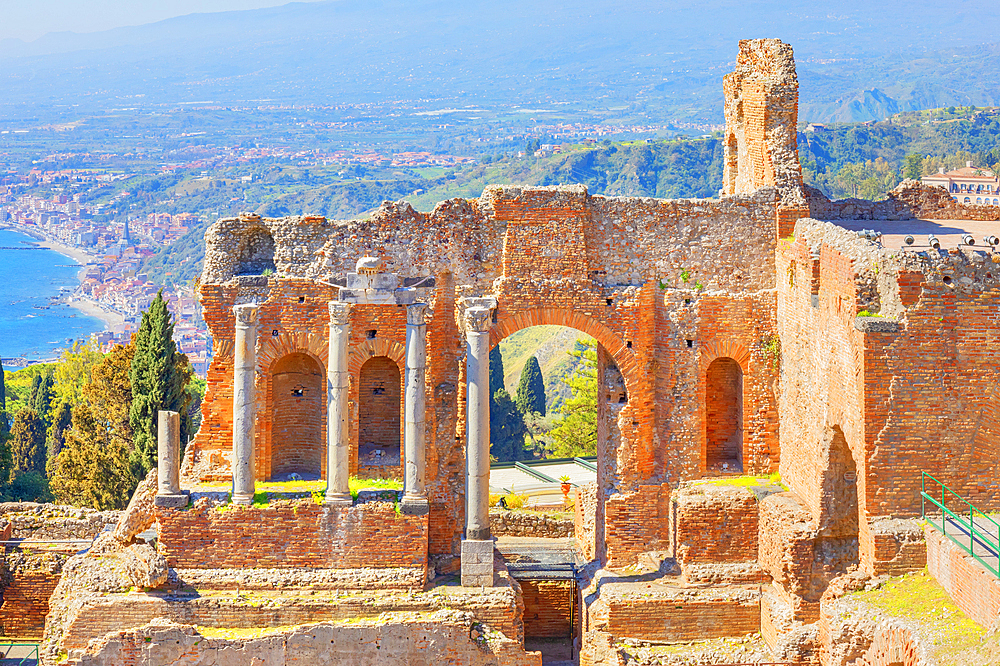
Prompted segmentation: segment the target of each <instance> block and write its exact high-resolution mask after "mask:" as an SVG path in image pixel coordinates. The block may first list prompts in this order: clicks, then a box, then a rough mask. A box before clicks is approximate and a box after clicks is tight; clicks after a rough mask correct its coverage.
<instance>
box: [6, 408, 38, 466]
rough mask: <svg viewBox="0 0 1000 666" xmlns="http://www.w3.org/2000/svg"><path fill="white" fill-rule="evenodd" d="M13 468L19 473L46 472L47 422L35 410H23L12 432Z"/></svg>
mask: <svg viewBox="0 0 1000 666" xmlns="http://www.w3.org/2000/svg"><path fill="white" fill-rule="evenodd" d="M10 452H11V460H12V468H13V471H14V472H15V473H17V472H31V471H35V472H44V471H45V422H44V421H42V419H41V417H40V416H39V415H38V412H36V411H35V410H33V409H22V410H21V411H19V412H18V413H17V415H16V416H15V417H14V425H13V427H12V428H11V430H10Z"/></svg>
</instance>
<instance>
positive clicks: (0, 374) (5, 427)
mask: <svg viewBox="0 0 1000 666" xmlns="http://www.w3.org/2000/svg"><path fill="white" fill-rule="evenodd" d="M9 431H10V423H9V422H8V421H7V384H6V379H5V378H4V370H3V361H2V360H0V438H3V436H4V435H6V434H7V433H8V432H9Z"/></svg>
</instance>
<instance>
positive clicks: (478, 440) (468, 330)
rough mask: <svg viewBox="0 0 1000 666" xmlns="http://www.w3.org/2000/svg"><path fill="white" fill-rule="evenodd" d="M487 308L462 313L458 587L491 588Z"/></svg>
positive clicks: (488, 311) (488, 319)
mask: <svg viewBox="0 0 1000 666" xmlns="http://www.w3.org/2000/svg"><path fill="white" fill-rule="evenodd" d="M491 323H492V322H491V321H490V310H489V309H488V308H482V307H474V308H469V309H468V310H466V311H465V339H466V358H465V378H466V391H465V431H466V447H465V539H464V540H463V541H462V585H468V586H477V587H478V586H486V587H493V539H492V537H491V536H490V509H489V492H490V325H491Z"/></svg>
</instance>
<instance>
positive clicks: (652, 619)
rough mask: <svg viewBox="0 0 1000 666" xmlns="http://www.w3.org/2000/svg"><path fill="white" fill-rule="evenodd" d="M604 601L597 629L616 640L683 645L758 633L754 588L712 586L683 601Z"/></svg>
mask: <svg viewBox="0 0 1000 666" xmlns="http://www.w3.org/2000/svg"><path fill="white" fill-rule="evenodd" d="M655 594H656V593H652V594H651V595H650V598H642V597H637V598H628V597H624V596H622V597H619V596H613V597H612V598H609V599H607V600H606V602H605V603H606V605H607V609H606V612H607V623H606V624H605V625H603V626H601V627H600V628H601V630H603V631H607V632H608V633H610V634H612V635H614V636H616V637H618V638H636V639H640V640H648V641H654V642H655V641H663V642H671V643H673V642H684V641H696V640H703V639H707V638H716V637H719V636H744V635H746V634H752V633H756V632H758V631H760V594H759V592H758V591H757V590H756V589H752V590H748V589H744V588H727V587H714V588H711V589H710V591H708V592H705V593H699V592H694V591H690V593H689V594H687V595H685V596H684V598H666V599H657V598H655Z"/></svg>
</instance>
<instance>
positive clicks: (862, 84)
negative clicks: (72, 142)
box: [0, 0, 1000, 122]
mask: <svg viewBox="0 0 1000 666" xmlns="http://www.w3.org/2000/svg"><path fill="white" fill-rule="evenodd" d="M998 29H1000V15H998V14H997V13H996V12H992V11H989V10H988V9H986V8H984V6H983V5H982V4H981V3H973V2H971V1H970V0H955V1H954V2H951V3H948V5H947V6H942V5H940V4H938V3H912V2H902V1H900V0H888V1H887V2H883V3H870V2H861V1H860V0H847V1H846V2H838V3H836V4H831V3H824V4H822V5H821V4H820V3H816V2H806V1H804V0H764V1H760V2H739V1H736V0H706V1H705V2H702V3H685V4H681V3H676V2H662V1H655V0H633V1H632V2H629V3H617V2H610V1H608V0H572V1H570V0H549V1H547V2H537V1H532V0H508V1H506V2H499V1H496V0H466V1H465V2H462V3H456V2H447V1H445V0H408V1H403V0H326V1H324V2H314V3H291V4H287V5H283V6H280V7H274V8H268V9H256V10H247V11H236V12H221V13H211V14H191V15H188V16H182V17H178V18H173V19H168V20H165V21H160V22H157V23H151V24H148V25H142V26H137V27H125V28H116V29H114V30H108V31H104V32H97V33H85V34H77V33H52V34H48V35H45V36H44V37H41V38H39V39H37V40H35V41H32V42H27V43H26V42H21V41H19V40H12V39H7V40H3V41H0V90H2V93H3V94H2V95H0V120H3V119H6V120H8V121H9V120H18V119H23V118H42V119H56V118H69V117H73V116H74V114H79V113H81V112H83V111H88V110H90V111H93V110H100V109H104V108H111V107H121V106H143V107H146V106H150V107H153V106H156V105H167V106H169V105H177V104H192V103H214V104H220V105H249V106H253V105H255V104H261V103H265V102H266V103H273V104H289V105H296V104H319V105H337V104H363V103H387V102H393V101H401V102H406V103H410V104H413V103H417V102H420V103H422V104H425V105H427V106H429V107H434V106H435V105H437V106H438V107H440V106H441V105H443V104H461V105H466V106H468V105H475V104H506V105H514V106H518V105H521V106H533V105H555V104H562V105H569V106H571V107H574V108H577V109H581V110H585V111H588V112H592V113H593V115H594V117H595V118H596V119H601V118H603V117H605V116H606V115H607V113H608V110H613V109H619V108H621V107H622V106H623V105H624V106H629V107H632V108H636V109H641V110H644V111H645V112H646V114H647V115H648V116H650V117H656V118H660V119H662V120H689V121H690V120H701V121H709V122H721V120H722V113H721V109H722V93H721V81H720V79H721V77H722V75H723V74H725V73H726V72H728V71H730V70H731V68H732V65H733V61H734V60H735V57H736V53H737V48H738V46H737V42H738V40H739V39H745V38H753V37H778V38H780V39H782V40H784V41H786V42H788V43H790V44H792V46H793V48H794V49H795V52H796V60H797V64H798V69H799V77H800V100H801V102H800V109H801V113H800V117H801V118H802V119H804V120H814V121H828V120H867V119H873V118H882V117H885V116H886V115H888V114H890V113H892V112H895V111H902V110H911V109H918V108H929V107H939V106H948V105H967V104H975V105H993V104H998V103H1000V84H998V83H997V81H996V78H995V77H993V76H992V72H994V71H995V70H996V69H997V65H1000V45H998V44H997V43H996V42H997V41H998V37H997V34H998V32H1000V30H998Z"/></svg>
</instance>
